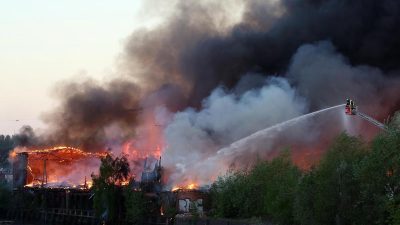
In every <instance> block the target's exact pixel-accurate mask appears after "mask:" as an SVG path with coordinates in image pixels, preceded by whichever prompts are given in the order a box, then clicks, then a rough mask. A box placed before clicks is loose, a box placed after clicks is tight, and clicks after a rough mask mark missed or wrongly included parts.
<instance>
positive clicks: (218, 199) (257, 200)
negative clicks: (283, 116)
mask: <svg viewBox="0 0 400 225" xmlns="http://www.w3.org/2000/svg"><path fill="white" fill-rule="evenodd" d="M299 176H300V171H299V170H298V169H297V167H295V166H294V165H293V164H292V162H291V160H290V154H289V152H288V151H285V152H284V153H283V154H281V155H280V156H279V157H277V158H275V159H273V160H272V161H270V162H258V163H257V164H256V165H255V166H254V167H253V168H251V169H250V170H249V171H239V172H232V173H230V174H228V175H226V176H224V177H220V178H219V179H218V180H217V181H216V182H215V183H214V184H213V186H212V188H211V196H212V200H213V209H214V214H215V216H217V217H230V218H249V217H253V216H257V217H268V218H271V219H272V220H273V221H275V222H276V223H277V224H290V223H291V222H292V221H293V216H292V211H293V203H294V201H293V199H294V194H295V190H296V186H297V182H298V177H299Z"/></svg>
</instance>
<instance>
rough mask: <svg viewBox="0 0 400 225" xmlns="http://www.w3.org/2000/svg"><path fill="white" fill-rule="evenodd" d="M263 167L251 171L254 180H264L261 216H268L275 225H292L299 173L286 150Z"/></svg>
mask: <svg viewBox="0 0 400 225" xmlns="http://www.w3.org/2000/svg"><path fill="white" fill-rule="evenodd" d="M261 166H262V165H261ZM265 167H266V168H265V169H262V168H261V169H260V168H259V167H257V166H256V167H255V168H254V169H253V171H252V175H253V176H254V177H255V179H262V177H263V179H264V184H265V188H264V193H263V196H264V198H263V201H264V213H263V215H269V216H270V217H271V218H272V220H273V222H275V223H276V224H293V221H294V217H293V209H294V199H295V194H296V189H297V185H298V182H299V177H301V172H300V170H299V169H298V168H297V167H296V166H295V165H294V164H293V163H292V160H291V158H290V153H289V151H288V150H286V151H283V152H282V153H281V154H280V155H279V156H278V157H276V158H274V159H273V160H272V161H271V162H269V163H266V165H265ZM259 169H260V171H258V170H259ZM263 173H264V174H263Z"/></svg>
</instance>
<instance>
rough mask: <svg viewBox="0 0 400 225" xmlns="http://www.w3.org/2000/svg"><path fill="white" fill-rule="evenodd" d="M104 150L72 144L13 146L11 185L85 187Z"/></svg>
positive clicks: (19, 186)
mask: <svg viewBox="0 0 400 225" xmlns="http://www.w3.org/2000/svg"><path fill="white" fill-rule="evenodd" d="M107 154H108V153H106V152H97V153H90V152H84V151H82V150H80V149H77V148H72V147H64V146H60V147H53V148H48V149H35V150H32V149H15V150H14V152H13V153H11V159H12V165H13V187H14V188H22V187H24V186H30V187H36V186H41V187H59V188H60V187H73V188H75V187H77V188H88V187H89V186H90V184H91V181H90V175H91V173H94V172H95V171H97V170H98V166H99V165H100V160H99V159H100V158H101V157H104V156H106V155H107Z"/></svg>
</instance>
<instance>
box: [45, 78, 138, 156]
mask: <svg viewBox="0 0 400 225" xmlns="http://www.w3.org/2000/svg"><path fill="white" fill-rule="evenodd" d="M57 92H58V93H57V94H58V96H60V100H61V104H60V106H59V107H60V108H59V109H58V110H56V111H55V112H53V113H51V114H48V115H46V116H45V121H46V122H47V123H48V124H49V125H50V127H49V128H50V129H49V131H48V132H49V133H48V135H47V142H49V143H55V144H61V145H72V146H76V147H80V148H82V149H85V150H93V151H100V150H104V148H105V147H106V146H107V145H108V144H109V143H108V142H109V141H112V140H114V139H116V141H119V143H122V141H124V140H126V139H127V138H128V137H132V136H134V129H132V128H133V127H134V126H135V124H136V122H137V117H138V116H137V115H138V114H139V112H140V110H141V108H140V105H139V101H140V99H141V93H140V89H139V88H138V86H137V85H136V84H134V83H132V82H128V81H125V80H113V81H112V82H110V83H108V84H106V85H99V84H97V83H96V82H94V81H93V80H87V81H84V82H82V83H73V82H71V83H68V84H64V85H62V86H61V87H60V88H59V89H58V90H57ZM108 133H113V134H116V135H113V136H108V135H107V134H108ZM109 137H110V138H111V140H110V139H109Z"/></svg>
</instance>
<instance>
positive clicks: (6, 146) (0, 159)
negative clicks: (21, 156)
mask: <svg viewBox="0 0 400 225" xmlns="http://www.w3.org/2000/svg"><path fill="white" fill-rule="evenodd" d="M15 145H16V141H15V136H10V135H7V136H4V135H0V167H5V166H8V160H7V159H8V155H9V153H10V151H11V150H12V149H13V148H14V147H15Z"/></svg>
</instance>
